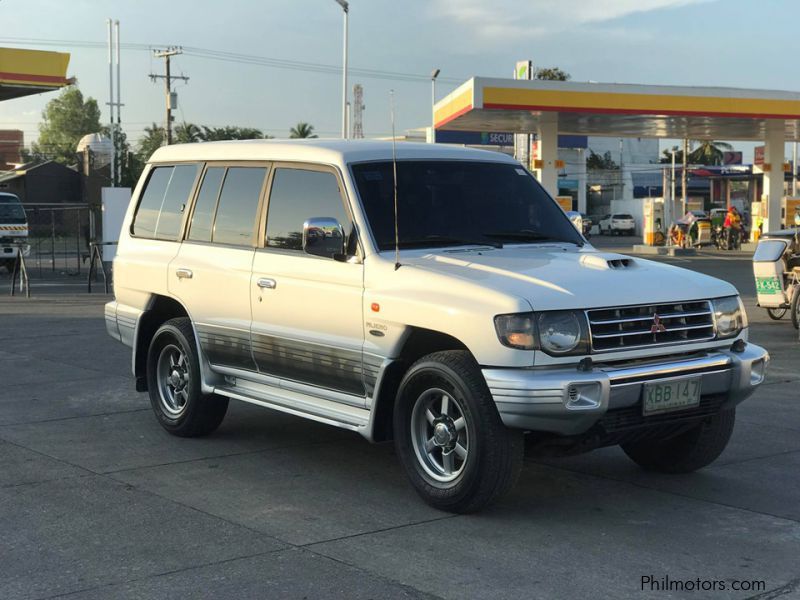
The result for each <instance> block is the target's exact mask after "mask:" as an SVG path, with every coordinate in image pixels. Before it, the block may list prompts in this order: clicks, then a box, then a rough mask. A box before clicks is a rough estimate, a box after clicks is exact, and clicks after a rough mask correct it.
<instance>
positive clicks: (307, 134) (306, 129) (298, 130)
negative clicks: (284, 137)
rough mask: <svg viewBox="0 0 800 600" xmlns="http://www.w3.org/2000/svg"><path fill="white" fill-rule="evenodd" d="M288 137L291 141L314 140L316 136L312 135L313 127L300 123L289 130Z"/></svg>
mask: <svg viewBox="0 0 800 600" xmlns="http://www.w3.org/2000/svg"><path fill="white" fill-rule="evenodd" d="M289 137H290V138H292V139H298V138H315V137H317V134H316V133H314V126H313V125H311V124H309V123H305V122H303V121H301V122H300V123H298V124H297V125H295V126H294V127H292V128H291V129H290V130H289Z"/></svg>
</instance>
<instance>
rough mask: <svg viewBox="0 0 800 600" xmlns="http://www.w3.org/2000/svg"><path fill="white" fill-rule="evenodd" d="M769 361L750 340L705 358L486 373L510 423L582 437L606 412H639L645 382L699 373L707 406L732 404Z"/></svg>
mask: <svg viewBox="0 0 800 600" xmlns="http://www.w3.org/2000/svg"><path fill="white" fill-rule="evenodd" d="M768 363H769V354H768V353H767V351H766V350H764V349H763V348H761V347H759V346H756V345H755V344H747V345H746V346H745V348H744V350H743V351H741V352H734V351H733V350H715V351H712V352H708V353H706V354H704V355H702V356H693V357H691V358H671V359H669V360H664V361H661V362H655V361H651V362H647V363H643V364H639V365H635V366H623V367H614V366H598V367H594V368H593V369H592V370H590V371H578V370H577V369H576V368H575V367H574V366H573V367H570V368H552V369H536V368H533V369H493V368H486V369H483V375H484V377H485V378H486V383H487V384H488V386H489V390H490V392H491V394H492V397H493V398H494V401H495V404H496V405H497V410H498V412H499V413H500V418H501V419H502V420H503V423H505V425H506V426H508V427H511V428H515V429H526V430H531V431H543V432H551V433H556V434H560V435H578V434H581V433H584V432H586V431H587V430H589V429H590V428H591V427H592V426H594V425H595V424H597V423H599V422H600V421H601V420H602V419H604V417H606V416H608V417H614V416H615V415H623V414H628V413H632V414H636V415H641V402H642V386H643V384H644V383H647V382H654V381H664V380H668V379H674V378H681V377H689V376H691V377H700V378H701V379H702V383H701V390H702V391H701V394H702V396H701V406H702V407H703V409H704V410H706V411H709V410H721V409H723V408H730V407H732V406H735V405H736V404H738V403H740V402H741V401H743V400H744V399H746V398H747V397H748V396H750V394H752V393H753V392H754V391H755V389H756V388H757V387H758V386H759V385H760V384H761V383H762V382H763V381H764V375H765V373H766V368H767V364H768ZM720 398H721V399H722V400H721V401H720V400H719V399H720ZM687 412H689V411H678V412H674V413H665V414H664V415H662V416H661V417H665V416H667V415H675V416H677V417H680V416H681V415H682V413H687ZM698 414H699V413H698ZM667 418H668V417H667ZM653 421H655V420H653ZM634 422H635V423H638V424H641V425H647V424H648V419H647V418H639V419H638V420H635V421H631V423H634Z"/></svg>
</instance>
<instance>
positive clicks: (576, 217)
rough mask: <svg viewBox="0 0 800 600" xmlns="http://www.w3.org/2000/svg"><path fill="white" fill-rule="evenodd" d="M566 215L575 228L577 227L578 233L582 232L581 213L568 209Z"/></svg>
mask: <svg viewBox="0 0 800 600" xmlns="http://www.w3.org/2000/svg"><path fill="white" fill-rule="evenodd" d="M567 217H569V220H570V221H571V222H572V224H573V225H574V226H575V229H577V230H578V231H579V232H580V233H583V217H582V216H581V213H579V212H578V211H575V210H569V211H567Z"/></svg>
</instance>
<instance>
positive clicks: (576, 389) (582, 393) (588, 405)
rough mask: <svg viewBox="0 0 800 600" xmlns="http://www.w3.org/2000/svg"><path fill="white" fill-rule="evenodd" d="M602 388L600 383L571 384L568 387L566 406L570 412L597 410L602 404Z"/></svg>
mask: <svg viewBox="0 0 800 600" xmlns="http://www.w3.org/2000/svg"><path fill="white" fill-rule="evenodd" d="M601 394H602V388H601V387H600V383H598V382H596V381H593V382H590V383H571V384H570V385H569V386H567V395H566V398H565V399H564V405H565V406H566V407H567V408H568V409H569V410H589V409H592V408H597V407H598V406H600V403H601Z"/></svg>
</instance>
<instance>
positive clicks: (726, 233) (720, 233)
mask: <svg viewBox="0 0 800 600" xmlns="http://www.w3.org/2000/svg"><path fill="white" fill-rule="evenodd" d="M711 237H712V241H713V244H714V246H716V248H717V250H741V249H742V238H743V237H744V230H743V229H733V228H732V227H728V228H725V227H723V226H722V225H717V226H716V227H715V228H714V231H713V233H712V236H711Z"/></svg>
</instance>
